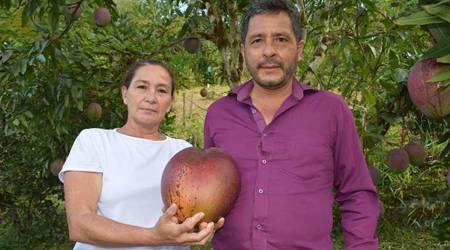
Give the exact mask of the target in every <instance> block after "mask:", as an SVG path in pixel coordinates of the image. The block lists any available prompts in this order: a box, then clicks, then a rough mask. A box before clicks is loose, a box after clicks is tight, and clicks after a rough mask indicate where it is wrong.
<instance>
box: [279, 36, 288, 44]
mask: <svg viewBox="0 0 450 250" xmlns="http://www.w3.org/2000/svg"><path fill="white" fill-rule="evenodd" d="M277 41H278V42H282V43H285V42H287V41H288V39H286V38H284V37H278V38H277Z"/></svg>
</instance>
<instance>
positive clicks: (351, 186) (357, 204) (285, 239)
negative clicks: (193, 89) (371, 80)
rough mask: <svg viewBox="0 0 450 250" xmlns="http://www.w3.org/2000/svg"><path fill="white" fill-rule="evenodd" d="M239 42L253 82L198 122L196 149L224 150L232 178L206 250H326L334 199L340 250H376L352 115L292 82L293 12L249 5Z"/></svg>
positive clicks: (369, 187) (299, 51) (285, 6)
mask: <svg viewBox="0 0 450 250" xmlns="http://www.w3.org/2000/svg"><path fill="white" fill-rule="evenodd" d="M241 36H242V45H241V53H242V55H243V57H244V59H245V64H246V67H247V69H248V71H249V73H250V75H251V76H252V78H253V79H252V80H250V81H248V82H246V83H244V84H243V85H241V86H239V87H238V88H236V89H235V90H233V91H232V92H231V93H230V94H229V95H228V96H226V97H223V98H221V99H219V100H218V101H216V102H215V103H214V104H212V105H211V106H210V107H209V109H208V113H207V116H206V119H205V130H204V136H205V147H206V148H208V147H220V148H222V149H224V150H225V151H227V152H228V153H229V154H230V155H231V156H232V157H233V158H234V159H235V160H236V162H237V165H238V168H239V171H240V174H241V192H240V195H239V197H238V199H237V201H236V203H235V206H234V208H233V209H232V210H231V212H230V213H229V214H228V216H227V217H226V218H225V225H224V227H223V228H222V229H221V230H219V231H218V232H217V233H216V235H215V237H214V239H213V247H214V249H215V250H223V249H233V250H235V249H236V250H238V249H255V250H264V249H317V250H326V249H332V248H333V244H332V239H331V230H332V225H333V216H332V215H333V213H332V204H333V200H334V199H336V201H337V202H338V203H339V204H340V211H341V217H342V218H341V222H342V229H343V235H344V243H345V249H364V250H370V249H377V239H376V236H375V229H376V224H377V219H378V213H379V205H378V204H379V203H378V196H377V194H376V191H375V187H374V186H373V184H372V181H371V179H370V176H369V173H368V170H367V167H366V164H365V162H364V157H363V154H362V150H361V145H360V143H359V139H358V135H357V132H356V128H355V124H354V120H353V116H352V113H351V111H350V110H349V108H348V107H347V105H346V104H345V102H344V101H343V100H342V98H341V97H339V96H338V95H336V94H332V93H330V92H326V91H319V90H315V89H312V88H311V87H309V86H307V85H303V84H300V83H299V82H298V81H297V80H296V79H295V78H294V75H295V70H296V66H297V62H298V61H299V59H301V58H302V55H303V45H304V44H303V41H302V40H301V28H300V23H299V13H298V11H297V9H296V8H295V6H293V5H292V4H291V3H289V2H288V1H282V0H263V1H258V2H254V3H253V4H252V6H251V7H250V8H249V10H248V11H247V13H246V16H245V18H244V19H243V24H242V29H241Z"/></svg>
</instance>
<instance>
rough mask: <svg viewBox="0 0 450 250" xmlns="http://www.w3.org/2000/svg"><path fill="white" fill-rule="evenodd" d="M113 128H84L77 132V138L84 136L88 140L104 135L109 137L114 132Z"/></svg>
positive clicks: (103, 136)
mask: <svg viewBox="0 0 450 250" xmlns="http://www.w3.org/2000/svg"><path fill="white" fill-rule="evenodd" d="M114 131H115V129H103V128H86V129H83V130H81V132H80V133H79V134H78V137H79V138H86V139H89V140H95V139H100V138H105V137H111V136H113V134H114Z"/></svg>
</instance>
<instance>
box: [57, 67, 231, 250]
mask: <svg viewBox="0 0 450 250" xmlns="http://www.w3.org/2000/svg"><path fill="white" fill-rule="evenodd" d="M121 92H122V99H123V102H124V103H125V105H127V108H128V118H127V122H126V124H125V125H124V126H123V127H121V128H117V129H110V130H107V129H86V130H83V131H82V132H81V133H80V134H79V135H78V137H77V139H76V140H75V143H74V145H73V146H72V149H71V151H70V154H69V156H68V158H67V160H66V162H65V164H64V167H63V169H62V171H61V172H60V174H59V178H60V180H61V181H63V182H64V191H65V200H66V213H67V221H68V227H69V236H70V239H71V240H75V241H77V243H76V244H75V247H74V249H110V248H111V249H130V248H131V249H133V248H134V247H136V248H138V249H184V248H183V247H180V246H178V247H177V246H173V245H197V244H199V245H202V244H204V243H205V242H206V241H207V240H208V238H209V237H210V236H211V235H212V234H213V231H214V228H216V229H217V228H220V227H221V226H222V225H223V219H221V220H220V221H219V222H218V223H217V224H216V225H214V223H209V224H206V223H202V224H201V225H200V230H199V232H194V230H193V229H194V227H195V225H196V224H197V223H198V222H199V221H200V220H201V219H202V218H203V217H204V214H203V213H198V214H196V215H194V216H193V217H191V218H189V219H187V220H186V221H184V222H183V223H181V224H179V223H178V221H177V220H176V217H174V215H175V213H176V210H177V208H176V205H174V204H172V205H171V206H170V207H169V208H167V209H166V210H165V212H164V213H162V212H161V208H162V206H163V203H162V199H161V189H160V182H161V176H162V172H163V170H164V167H165V165H166V163H167V162H168V161H169V159H170V158H171V157H172V156H173V155H174V154H175V153H177V152H178V151H180V150H182V149H184V148H186V147H189V146H190V144H189V143H188V142H186V141H184V140H180V139H174V138H170V137H168V136H166V135H164V134H162V133H161V132H160V131H159V125H160V124H161V121H162V120H163V118H164V116H165V114H166V113H167V112H169V110H170V106H171V104H172V100H173V93H174V82H173V74H172V73H171V72H170V70H169V69H168V68H167V67H166V66H165V65H164V64H162V63H161V62H158V61H152V60H150V61H142V62H137V63H135V64H133V65H132V66H131V68H130V70H129V72H128V73H127V75H126V77H125V80H124V83H123V86H122V87H121ZM161 214H162V215H161ZM169 245H172V246H169Z"/></svg>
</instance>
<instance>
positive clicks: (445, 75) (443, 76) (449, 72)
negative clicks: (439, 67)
mask: <svg viewBox="0 0 450 250" xmlns="http://www.w3.org/2000/svg"><path fill="white" fill-rule="evenodd" d="M446 80H450V67H449V68H447V69H445V70H443V71H442V72H439V73H438V74H435V75H433V77H431V78H430V79H429V80H428V81H427V82H443V81H446Z"/></svg>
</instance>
